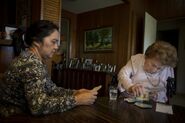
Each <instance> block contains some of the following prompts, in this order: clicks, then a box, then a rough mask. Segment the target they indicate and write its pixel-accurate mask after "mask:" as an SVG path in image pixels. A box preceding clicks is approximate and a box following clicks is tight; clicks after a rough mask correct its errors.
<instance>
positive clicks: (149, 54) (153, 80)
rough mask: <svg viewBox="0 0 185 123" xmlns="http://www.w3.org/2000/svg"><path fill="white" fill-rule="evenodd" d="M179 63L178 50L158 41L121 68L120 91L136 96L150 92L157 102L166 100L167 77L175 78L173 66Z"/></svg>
mask: <svg viewBox="0 0 185 123" xmlns="http://www.w3.org/2000/svg"><path fill="white" fill-rule="evenodd" d="M176 63H177V51H176V48H175V47H174V46H172V45H171V44H169V43H167V42H164V41H156V42H155V43H154V44H152V45H151V46H149V47H148V48H147V50H146V52H145V54H136V55H134V56H132V57H131V59H130V60H129V61H128V63H127V64H126V65H125V66H124V67H123V68H121V70H120V72H119V74H118V81H119V88H120V91H121V92H123V91H127V92H128V93H130V94H132V95H134V96H140V95H143V94H145V93H146V92H149V94H150V97H151V98H152V99H153V100H154V101H157V102H166V101H167V100H168V99H167V97H166V85H167V81H166V80H167V78H168V77H173V78H174V71H173V68H174V67H175V66H176Z"/></svg>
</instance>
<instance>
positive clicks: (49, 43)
mask: <svg viewBox="0 0 185 123" xmlns="http://www.w3.org/2000/svg"><path fill="white" fill-rule="evenodd" d="M58 40H59V32H58V31H57V30H55V31H54V32H53V33H51V34H50V35H49V36H47V37H45V38H44V39H43V43H41V44H40V48H39V49H38V50H39V53H40V55H41V57H42V58H44V59H48V58H52V56H53V54H54V53H55V52H56V51H57V49H58Z"/></svg>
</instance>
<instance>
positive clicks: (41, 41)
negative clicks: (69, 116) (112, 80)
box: [0, 20, 101, 116]
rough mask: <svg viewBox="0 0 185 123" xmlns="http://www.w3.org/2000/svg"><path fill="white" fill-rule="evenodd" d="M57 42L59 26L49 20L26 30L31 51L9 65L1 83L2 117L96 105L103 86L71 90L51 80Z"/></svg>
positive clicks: (46, 112) (0, 106) (26, 39)
mask: <svg viewBox="0 0 185 123" xmlns="http://www.w3.org/2000/svg"><path fill="white" fill-rule="evenodd" d="M58 40H59V32H58V27H57V26H56V25H55V24H53V23H52V22H50V21H47V20H40V21H38V22H35V23H34V24H32V25H31V26H30V27H29V28H28V29H27V31H26V35H25V43H26V44H27V47H28V48H27V49H26V50H25V51H23V52H21V54H20V55H19V56H18V57H17V58H16V59H15V60H14V61H13V62H12V63H11V64H10V66H9V68H8V70H7V71H6V72H5V74H4V79H3V81H2V82H1V84H0V86H1V87H0V95H1V97H0V114H1V115H5V116H7V115H11V114H15V113H21V112H27V113H31V114H34V115H41V114H50V113H56V112H63V111H66V110H69V109H71V108H73V107H75V106H77V105H90V104H93V103H94V101H95V99H96V98H97V94H98V92H97V91H98V90H99V89H100V88H101V87H97V88H94V89H92V90H87V89H80V90H70V89H64V88H62V87H57V86H56V85H55V84H54V83H53V82H52V80H51V79H50V76H49V74H48V72H47V67H46V61H47V60H48V59H50V58H52V56H53V54H54V53H55V52H56V51H57V49H58Z"/></svg>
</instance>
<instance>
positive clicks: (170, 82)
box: [166, 77, 176, 104]
mask: <svg viewBox="0 0 185 123" xmlns="http://www.w3.org/2000/svg"><path fill="white" fill-rule="evenodd" d="M166 81H167V86H166V88H167V92H166V95H167V97H168V101H167V103H168V104H169V99H170V98H172V96H173V95H174V94H175V93H176V86H175V79H174V78H172V77H168V79H167V80H166Z"/></svg>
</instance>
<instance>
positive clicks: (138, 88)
mask: <svg viewBox="0 0 185 123" xmlns="http://www.w3.org/2000/svg"><path fill="white" fill-rule="evenodd" d="M128 92H130V93H133V94H134V96H141V95H143V94H144V88H143V86H142V85H141V84H139V83H137V84H134V85H133V86H131V87H130V88H129V89H128Z"/></svg>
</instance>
